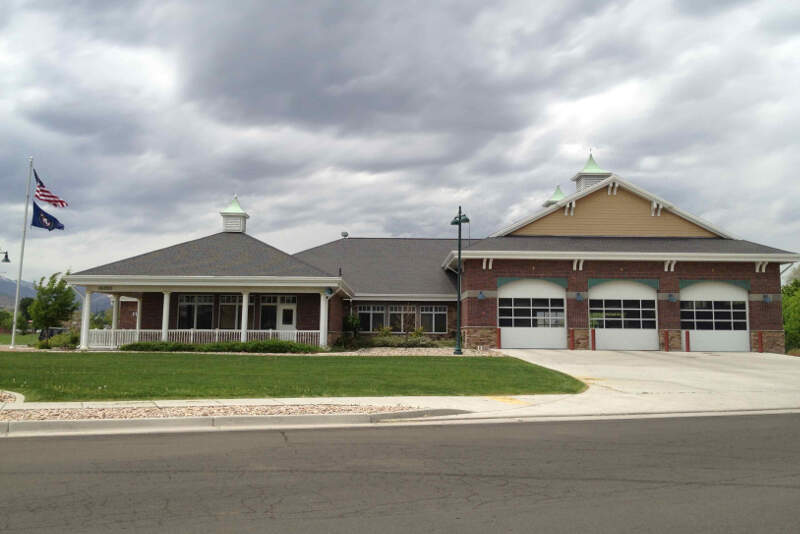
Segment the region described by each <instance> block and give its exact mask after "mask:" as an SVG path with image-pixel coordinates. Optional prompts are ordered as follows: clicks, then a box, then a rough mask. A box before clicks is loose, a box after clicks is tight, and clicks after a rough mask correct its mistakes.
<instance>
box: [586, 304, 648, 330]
mask: <svg viewBox="0 0 800 534" xmlns="http://www.w3.org/2000/svg"><path fill="white" fill-rule="evenodd" d="M589 327H590V328H631V329H642V328H655V327H656V301H655V300H636V299H633V300H632V299H624V300H622V299H590V300H589Z"/></svg>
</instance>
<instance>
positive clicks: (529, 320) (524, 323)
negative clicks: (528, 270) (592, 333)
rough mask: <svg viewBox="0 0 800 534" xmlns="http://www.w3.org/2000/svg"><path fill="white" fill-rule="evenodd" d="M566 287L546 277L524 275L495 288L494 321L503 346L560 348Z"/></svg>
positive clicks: (563, 342)
mask: <svg viewBox="0 0 800 534" xmlns="http://www.w3.org/2000/svg"><path fill="white" fill-rule="evenodd" d="M565 297H566V290H565V289H564V288H563V287H561V286H559V285H558V284H554V283H553V282H549V281H547V280H538V279H535V278H526V279H523V280H516V281H514V282H509V283H507V284H503V285H502V286H500V288H499V289H498V290H497V325H498V327H499V328H500V345H501V346H502V347H503V348H508V349H511V348H520V349H521V348H530V349H564V348H566V347H567V328H566V322H565V316H564V303H565Z"/></svg>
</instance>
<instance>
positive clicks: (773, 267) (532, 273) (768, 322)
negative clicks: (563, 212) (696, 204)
mask: <svg viewBox="0 0 800 534" xmlns="http://www.w3.org/2000/svg"><path fill="white" fill-rule="evenodd" d="M482 265H483V261H482V260H466V261H465V262H464V279H463V289H464V290H465V291H469V290H475V291H479V290H482V291H497V279H498V278H501V277H518V278H537V277H541V278H552V277H559V278H566V279H567V292H568V293H569V292H582V293H586V292H587V291H588V281H589V278H613V279H626V278H650V279H657V280H658V281H659V290H658V292H659V293H662V294H666V293H674V294H676V297H677V294H678V293H679V292H680V285H679V280H681V279H683V280H747V281H749V282H750V293H756V294H761V293H768V294H778V293H780V274H779V270H778V268H779V266H778V265H777V264H773V263H771V264H769V266H768V267H767V270H766V272H764V273H757V272H755V265H754V264H753V263H752V262H747V263H727V262H716V263H711V262H678V263H677V264H676V266H675V271H674V272H664V262H662V261H650V262H648V261H625V262H614V261H588V260H587V261H584V264H583V270H582V271H573V270H572V262H571V261H568V260H494V262H493V266H492V269H491V270H489V269H488V268H487V269H485V270H484V269H483V268H482ZM465 304H466V305H465V306H464V309H463V310H462V318H463V321H464V326H475V327H478V326H481V327H485V326H496V324H497V317H496V313H497V300H496V299H495V298H486V299H484V300H478V299H476V298H474V297H473V298H469V299H465ZM588 304H589V303H588V298H586V296H584V300H583V302H578V301H577V300H576V299H567V325H568V326H569V327H570V328H586V327H587V326H588ZM679 306H680V305H679V303H678V302H669V301H668V300H662V299H659V301H658V316H659V328H680V309H679ZM782 328H783V326H782V319H781V305H780V302H779V301H778V300H777V299H773V301H772V302H771V303H764V302H761V301H750V329H751V330H780V329H782Z"/></svg>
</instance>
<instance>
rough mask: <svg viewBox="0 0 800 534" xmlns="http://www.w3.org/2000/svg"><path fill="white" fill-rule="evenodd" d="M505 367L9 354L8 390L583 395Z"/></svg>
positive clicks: (507, 363)
mask: <svg viewBox="0 0 800 534" xmlns="http://www.w3.org/2000/svg"><path fill="white" fill-rule="evenodd" d="M584 387H585V386H584V384H583V383H582V382H580V381H578V380H576V379H574V378H572V377H570V376H568V375H565V374H562V373H559V372H556V371H552V370H550V369H545V368H544V367H539V366H536V365H531V364H529V363H525V362H523V361H520V360H517V359H514V358H506V357H492V358H474V357H469V358H465V357H460V358H459V357H453V356H435V357H434V356H432V357H402V356H397V357H368V356H252V355H215V354H165V353H160V354H157V353H147V354H126V353H45V352H41V353H13V352H0V389H8V390H11V391H16V392H19V393H22V394H23V395H25V397H26V400H28V401H82V400H104V399H131V400H132V399H187V398H236V397H342V396H360V397H363V396H384V395H514V394H517V395H522V394H534V393H577V392H580V391H582V390H583V389H584Z"/></svg>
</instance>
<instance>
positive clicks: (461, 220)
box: [450, 206, 469, 354]
mask: <svg viewBox="0 0 800 534" xmlns="http://www.w3.org/2000/svg"><path fill="white" fill-rule="evenodd" d="M467 223H469V217H467V215H466V214H465V213H462V212H461V206H459V207H458V215H456V216H455V217H453V220H452V221H450V225H451V226H458V282H457V284H458V287H457V289H456V292H457V294H458V300H457V304H456V350H454V351H453V354H463V352H462V351H461V271H462V270H463V269H462V267H461V225H462V224H467Z"/></svg>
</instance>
